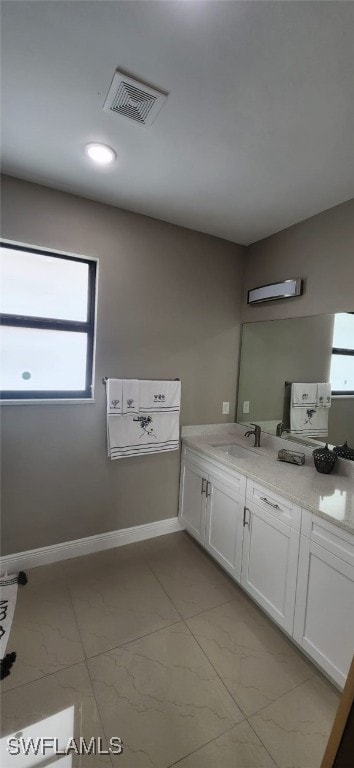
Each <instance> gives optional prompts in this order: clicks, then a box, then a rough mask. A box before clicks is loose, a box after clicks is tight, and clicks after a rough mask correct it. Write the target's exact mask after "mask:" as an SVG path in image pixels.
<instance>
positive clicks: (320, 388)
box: [317, 381, 332, 408]
mask: <svg viewBox="0 0 354 768" xmlns="http://www.w3.org/2000/svg"><path fill="white" fill-rule="evenodd" d="M331 401H332V388H331V383H330V381H325V382H321V383H320V384H317V405H319V406H322V408H330V407H331Z"/></svg>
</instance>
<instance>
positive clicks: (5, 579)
mask: <svg viewBox="0 0 354 768" xmlns="http://www.w3.org/2000/svg"><path fill="white" fill-rule="evenodd" d="M17 590H18V574H17V573H12V574H10V575H9V576H8V575H6V576H1V578H0V659H3V658H4V656H5V651H6V646H7V641H8V639H9V635H10V630H11V624H12V620H13V617H14V613H15V605H16V599H17Z"/></svg>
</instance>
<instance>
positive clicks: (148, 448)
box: [107, 413, 180, 459]
mask: <svg viewBox="0 0 354 768" xmlns="http://www.w3.org/2000/svg"><path fill="white" fill-rule="evenodd" d="M107 443H108V456H109V458H110V459H122V458H125V457H128V456H143V455H144V454H148V453H163V452H165V451H177V450H178V448H179V445H180V442H179V413H153V414H152V413H151V414H139V415H133V414H122V415H118V414H108V415H107Z"/></svg>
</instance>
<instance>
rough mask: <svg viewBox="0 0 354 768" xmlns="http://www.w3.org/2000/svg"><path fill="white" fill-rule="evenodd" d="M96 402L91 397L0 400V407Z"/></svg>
mask: <svg viewBox="0 0 354 768" xmlns="http://www.w3.org/2000/svg"><path fill="white" fill-rule="evenodd" d="M95 402H96V401H95V400H94V398H92V397H68V398H67V399H65V397H61V398H53V400H50V399H49V398H48V397H46V398H43V400H40V398H38V399H37V398H36V399H34V398H32V399H31V400H24V399H23V400H0V405H78V404H80V403H86V404H87V403H95Z"/></svg>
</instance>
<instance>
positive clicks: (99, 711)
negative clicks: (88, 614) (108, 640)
mask: <svg viewBox="0 0 354 768" xmlns="http://www.w3.org/2000/svg"><path fill="white" fill-rule="evenodd" d="M68 592H69V596H70V604H71V607H72V610H73V614H74V617H75V624H76V627H77V631H78V633H79V638H80V642H81V645H82V650H83V652H84V656H85V658H84V664H85V669H86V671H87V674H88V678H89V681H90V686H91V690H92V695H93V699H94V702H95V704H96V709H97V713H98V717H99V721H100V724H101V728H102V732H103V733H104V735H105V739H106V741H107V743H108V736H107V734H106V729H105V727H104V724H103V719H102V715H101V710H100V708H99V706H98V701H97V698H96V693H95V688H94V685H93V681H92V677H91V673H90V669H89V665H88V663H87V658H86V654H85V648H84V644H83V641H82V637H81V632H80V627H79V622H78V620H77V616H76V613H75V608H74V603H73V599H72V595H71V592H70V589H68ZM109 759H110V763H111V765H112V766H113V765H114V764H113V759H112V755H111V754H110V755H109Z"/></svg>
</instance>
